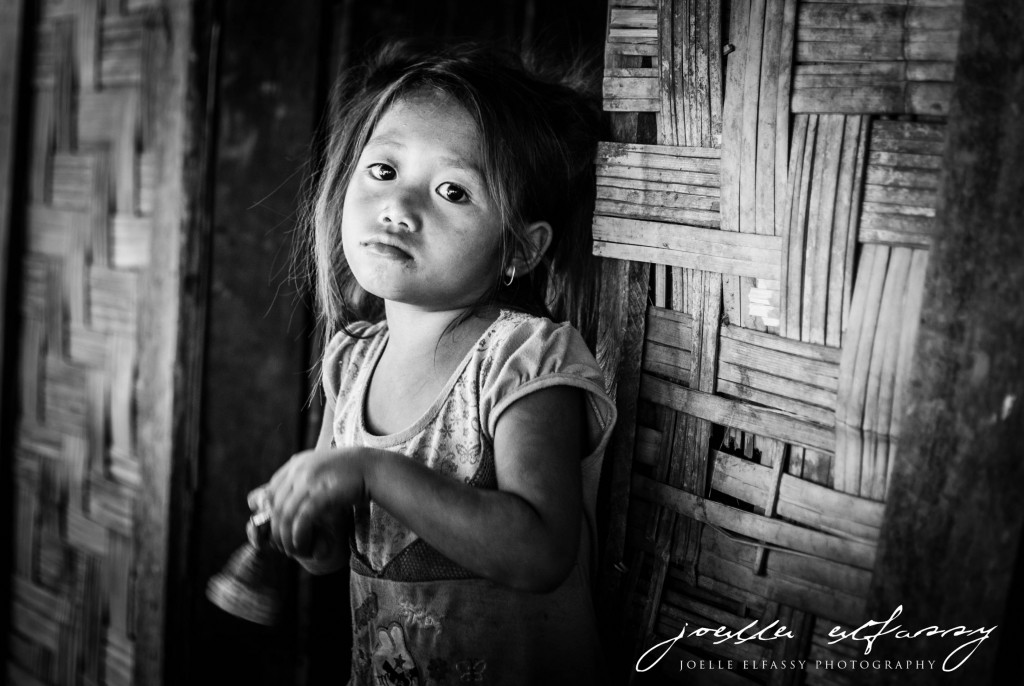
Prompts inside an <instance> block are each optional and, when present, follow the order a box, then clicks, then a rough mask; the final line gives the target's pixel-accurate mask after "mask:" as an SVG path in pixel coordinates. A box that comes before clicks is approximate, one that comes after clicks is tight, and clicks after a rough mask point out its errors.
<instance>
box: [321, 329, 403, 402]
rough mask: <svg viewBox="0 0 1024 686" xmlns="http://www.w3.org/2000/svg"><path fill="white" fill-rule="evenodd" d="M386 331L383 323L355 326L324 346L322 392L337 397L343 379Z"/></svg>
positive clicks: (340, 332) (335, 335)
mask: <svg viewBox="0 0 1024 686" xmlns="http://www.w3.org/2000/svg"><path fill="white" fill-rule="evenodd" d="M386 330H387V327H386V322H384V321H380V322H376V323H374V322H354V323H352V324H349V325H348V326H347V327H345V328H344V329H342V330H341V331H338V332H337V333H335V334H334V335H333V336H331V339H330V340H329V341H327V345H325V346H324V355H323V363H322V366H321V374H322V376H323V384H324V391H325V392H326V393H327V394H328V397H331V398H333V397H336V396H337V395H338V389H339V388H340V387H341V381H342V379H343V377H344V376H345V375H346V374H347V373H348V371H349V370H350V369H351V368H352V366H353V364H355V365H358V364H359V362H360V361H361V360H362V358H364V357H365V356H366V355H367V354H368V353H369V352H370V351H371V350H372V349H373V346H374V345H375V344H377V343H378V342H379V341H380V340H381V336H382V334H383V333H384V332H385V331H386Z"/></svg>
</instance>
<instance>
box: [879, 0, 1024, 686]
mask: <svg viewBox="0 0 1024 686" xmlns="http://www.w3.org/2000/svg"><path fill="white" fill-rule="evenodd" d="M1022 32H1024V5H1022V4H1020V3H1014V2H1005V1H1004V0H967V1H966V3H965V12H964V17H963V28H962V33H961V41H960V51H959V58H958V61H957V67H956V83H955V87H954V95H953V101H952V105H951V108H950V114H949V132H948V140H947V148H946V155H945V160H944V165H943V166H944V169H945V182H944V184H943V187H942V189H943V190H942V191H941V198H940V202H939V209H938V215H937V218H936V221H937V226H936V229H937V233H936V240H935V243H934V247H933V248H932V253H931V258H930V260H931V263H930V265H929V272H928V276H927V285H926V289H925V292H926V294H927V295H926V296H925V300H924V306H923V309H922V315H921V325H920V335H919V338H918V343H917V352H916V360H915V363H914V365H915V367H914V370H913V374H912V386H911V390H910V394H909V395H910V402H909V410H908V415H907V417H906V422H905V426H904V434H903V437H902V439H901V445H900V454H899V457H898V460H897V464H896V466H895V468H894V473H893V476H892V484H891V489H890V494H889V500H888V506H887V508H886V517H885V525H884V528H883V531H882V538H881V542H880V549H879V556H878V562H877V566H876V568H875V576H874V579H875V582H874V588H873V597H872V603H871V617H872V618H873V619H876V620H883V619H885V618H887V617H889V616H890V614H891V613H892V611H893V610H894V609H895V608H896V607H897V606H900V605H902V606H903V615H902V616H901V617H900V618H899V623H900V624H902V625H903V626H904V627H908V628H912V627H917V628H921V627H927V626H929V625H937V626H939V627H946V628H952V627H956V626H960V625H963V626H966V627H967V628H978V627H992V626H994V625H998V627H999V628H997V629H996V630H995V631H994V632H993V633H992V634H991V638H989V639H988V640H986V641H985V642H983V643H982V644H981V645H980V646H979V647H978V649H977V650H976V652H975V653H974V654H973V655H972V656H971V657H970V659H968V660H967V661H966V662H965V663H964V664H963V666H961V667H959V668H958V669H956V670H955V671H953V672H951V673H948V674H942V673H940V672H939V663H940V662H941V661H942V660H943V659H945V657H946V655H947V654H948V653H949V652H951V651H952V650H953V649H954V648H955V647H957V646H958V645H959V644H960V643H963V642H966V640H969V639H963V638H961V639H956V640H951V639H949V638H946V639H936V640H935V641H934V643H928V642H926V641H924V640H902V641H895V640H892V639H889V640H888V641H887V640H886V637H883V638H881V639H879V641H878V643H879V644H880V645H879V647H880V648H882V647H883V646H882V645H881V644H882V643H883V642H885V646H884V648H885V649H886V650H887V652H889V653H890V654H892V655H893V656H894V657H900V658H901V659H910V658H914V659H935V660H937V663H936V666H935V671H927V670H924V671H909V672H887V673H885V676H886V677H888V678H890V679H893V680H896V679H898V680H899V683H901V684H907V683H909V684H931V683H940V681H939V679H941V683H943V684H989V683H1020V682H1021V670H1022V668H1021V665H1020V660H1019V656H1017V659H1014V660H1008V661H1005V662H999V663H997V654H999V653H1002V652H1003V651H1004V650H1012V651H1019V638H1020V636H1019V633H1015V629H1014V624H1015V623H1018V622H1019V621H1020V619H1019V617H1016V616H1014V615H1013V614H1012V608H1009V607H1008V598H1010V597H1013V596H1017V597H1019V591H1017V589H1014V588H1013V587H1014V586H1015V585H1016V586H1019V585H1020V584H1021V583H1022V581H1024V580H1022V579H1021V578H1020V577H1019V575H1018V576H1017V578H1014V563H1015V560H1016V559H1017V556H1018V555H1017V552H1018V546H1019V543H1020V540H1021V532H1022V524H1024V509H1022V508H1021V506H1020V499H1021V493H1022V492H1024V461H1022V460H1021V456H1022V447H1021V446H1022V445H1024V347H1022V345H1021V341H1022V340H1024V311H1022V302H1024V301H1022V295H1021V294H1022V293H1024V231H1022V230H1021V226H1022V225H1024V120H1022V119H1021V103H1024V80H1022V79H1021V75H1022V73H1024V46H1022V44H1021V42H1020V36H1021V34H1022ZM1016 631H1019V630H1016ZM1011 639H1013V640H1011ZM1011 644H1012V645H1011ZM955 658H956V656H955V657H954V659H953V660H951V661H950V663H949V664H948V665H947V666H948V667H952V666H953V665H954V664H955V663H956V662H957V661H958V660H957V659H955ZM1002 666H1006V667H1010V668H1012V671H1013V672H1015V674H1000V673H999V672H1000V671H1001V670H1000V667H1002Z"/></svg>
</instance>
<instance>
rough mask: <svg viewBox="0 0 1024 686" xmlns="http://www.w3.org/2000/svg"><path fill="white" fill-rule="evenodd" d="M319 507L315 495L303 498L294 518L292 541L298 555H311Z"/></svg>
mask: <svg viewBox="0 0 1024 686" xmlns="http://www.w3.org/2000/svg"><path fill="white" fill-rule="evenodd" d="M317 512H318V507H317V503H316V498H315V496H310V497H307V498H305V499H303V501H302V503H301V504H300V505H299V508H298V511H297V512H296V513H295V519H294V520H292V542H293V544H294V546H295V554H296V555H297V556H298V557H311V556H312V553H313V543H314V541H313V538H314V536H313V533H314V528H315V526H314V524H315V522H316V517H317Z"/></svg>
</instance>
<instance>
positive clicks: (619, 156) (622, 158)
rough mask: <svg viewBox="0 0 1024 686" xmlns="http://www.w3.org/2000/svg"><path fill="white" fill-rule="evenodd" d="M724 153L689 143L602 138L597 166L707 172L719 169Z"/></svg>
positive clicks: (598, 149) (715, 171) (714, 171)
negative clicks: (646, 143) (623, 141)
mask: <svg viewBox="0 0 1024 686" xmlns="http://www.w3.org/2000/svg"><path fill="white" fill-rule="evenodd" d="M720 158H721V152H720V151H719V150H718V149H717V148H701V147H695V146H687V145H644V144H640V143H610V142H607V141H602V142H601V143H599V144H598V147H597V158H596V162H597V164H598V169H600V167H601V165H606V164H618V165H626V166H642V167H652V168H661V169H685V170H691V171H702V172H706V173H715V174H717V173H718V172H719V169H720V168H721V163H720V162H717V161H716V160H720Z"/></svg>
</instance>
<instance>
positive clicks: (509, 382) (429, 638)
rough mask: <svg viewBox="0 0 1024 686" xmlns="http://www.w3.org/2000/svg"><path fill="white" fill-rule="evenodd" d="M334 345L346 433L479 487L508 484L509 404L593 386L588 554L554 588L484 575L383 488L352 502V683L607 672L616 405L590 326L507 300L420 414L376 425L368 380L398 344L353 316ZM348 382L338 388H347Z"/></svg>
mask: <svg viewBox="0 0 1024 686" xmlns="http://www.w3.org/2000/svg"><path fill="white" fill-rule="evenodd" d="M350 329H351V331H352V333H353V334H354V335H353V336H349V335H347V334H345V333H344V332H341V333H338V334H337V335H335V336H334V337H333V338H332V339H331V340H330V342H329V343H328V345H327V348H326V349H325V352H324V368H323V379H324V389H325V391H326V393H327V395H328V398H329V399H334V400H335V415H334V419H333V437H334V442H335V444H336V445H338V446H343V447H344V446H367V447H373V448H381V449H386V450H390V451H394V452H398V453H401V454H403V455H406V456H407V457H408V458H409V459H412V460H416V461H417V462H420V463H421V464H424V465H426V466H427V467H429V468H431V469H434V470H436V471H439V472H441V473H442V474H446V475H448V476H449V477H451V478H453V479H458V480H460V481H462V482H464V483H466V484H470V485H472V486H474V487H477V488H488V489H495V488H497V479H496V476H495V466H494V448H493V436H494V430H495V427H496V426H497V422H498V419H499V417H500V416H501V413H502V412H503V411H504V410H505V409H506V408H507V407H509V406H510V405H511V404H512V403H514V402H515V401H516V400H518V399H520V398H522V397H524V396H526V395H528V394H529V393H532V392H534V391H538V390H541V389H543V388H549V387H552V386H571V387H575V388H579V389H581V390H583V391H585V396H586V408H587V427H586V428H587V434H588V436H587V437H588V447H587V449H588V451H589V452H588V454H587V455H586V456H585V457H584V459H583V460H582V461H581V463H580V469H581V475H582V485H583V513H582V518H583V526H581V536H580V538H581V540H580V547H579V554H578V561H577V564H576V565H575V567H574V568H573V570H572V571H571V573H570V574H569V577H568V578H567V579H566V580H565V581H564V582H563V583H562V584H561V586H559V587H558V588H557V589H555V590H554V591H552V592H550V593H529V592H525V591H518V590H514V589H510V588H507V587H504V586H502V585H500V584H496V583H494V582H491V581H489V580H487V579H484V578H482V577H480V576H478V575H476V574H474V573H473V572H470V571H469V570H467V569H465V568H463V567H461V566H460V565H458V564H456V563H455V562H453V561H451V560H449V559H448V558H446V557H445V556H444V555H442V554H441V553H439V552H438V551H437V550H435V549H434V548H433V547H431V546H430V545H428V544H427V543H426V542H425V541H423V540H422V539H420V538H419V537H418V536H417V535H416V534H415V533H414V532H413V531H411V530H409V529H407V528H406V527H404V526H403V525H402V524H400V523H399V522H398V521H397V520H396V519H395V518H393V517H392V516H391V515H390V514H389V513H388V512H387V511H386V510H384V509H383V508H382V507H380V506H378V505H377V504H376V503H374V502H372V501H371V502H370V503H368V504H365V505H361V506H357V507H356V508H354V511H353V515H354V527H353V540H352V557H351V563H350V564H351V572H352V573H351V577H350V596H351V597H350V600H351V607H352V625H353V648H352V651H353V655H352V678H351V682H350V683H351V684H353V685H359V686H362V685H366V686H371V685H372V686H392V685H403V686H405V685H408V686H412V685H414V684H415V685H421V686H427V685H431V686H432V685H435V684H436V685H442V684H480V685H484V684H548V683H550V684H562V683H598V682H599V681H600V674H601V665H600V655H599V649H598V642H597V633H596V628H595V621H594V613H593V607H592V603H591V595H590V578H589V577H590V570H591V569H592V568H593V566H594V564H593V563H594V560H593V559H592V558H593V557H594V556H595V554H596V547H595V535H596V529H595V520H594V501H595V499H596V494H597V484H598V478H599V475H600V470H601V460H602V457H603V453H604V448H605V445H606V444H607V442H608V438H609V435H610V433H611V429H612V425H613V424H614V421H615V406H614V403H612V401H611V400H610V399H609V398H608V395H607V394H606V393H605V391H604V387H603V377H602V375H601V372H600V369H599V368H598V366H597V363H596V361H595V360H594V358H593V356H592V355H591V354H590V352H589V350H588V349H587V347H586V345H585V344H584V342H583V339H582V338H581V337H580V335H579V333H577V332H576V330H575V329H573V328H572V327H571V326H569V325H568V324H555V323H553V322H551V321H550V320H547V319H544V318H540V317H534V316H530V315H526V314H522V313H519V312H512V311H507V310H503V311H501V313H500V314H499V316H498V318H497V319H496V320H495V321H494V322H493V323H492V324H491V326H490V327H489V328H488V329H487V330H486V331H485V332H484V333H483V334H482V335H481V337H480V339H479V340H478V341H477V343H476V344H475V345H474V346H473V348H472V349H471V350H470V351H469V352H468V353H467V354H466V356H465V358H464V359H463V360H462V361H461V363H460V364H459V366H458V367H457V368H456V370H455V372H454V373H453V374H452V376H451V378H450V379H449V380H448V383H447V384H446V385H445V387H444V389H443V390H442V391H441V393H440V394H439V395H438V397H437V399H436V400H435V401H434V403H433V404H432V405H431V406H430V407H429V408H428V409H427V411H426V412H425V413H424V414H423V416H422V417H420V419H418V420H417V421H416V422H415V423H414V424H413V425H412V426H410V427H408V428H407V429H405V430H403V431H400V432H398V433H395V434H390V435H386V436H378V435H374V434H371V433H370V432H369V431H368V430H367V428H366V424H365V407H366V397H367V393H368V389H369V381H370V379H371V377H372V375H373V372H374V369H375V367H376V365H377V362H378V361H379V359H380V356H381V353H382V352H383V350H384V347H385V346H386V344H387V340H388V331H387V326H386V324H385V323H384V322H381V323H378V324H365V323H362V324H357V325H354V326H353V327H350ZM339 393H340V395H339Z"/></svg>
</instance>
